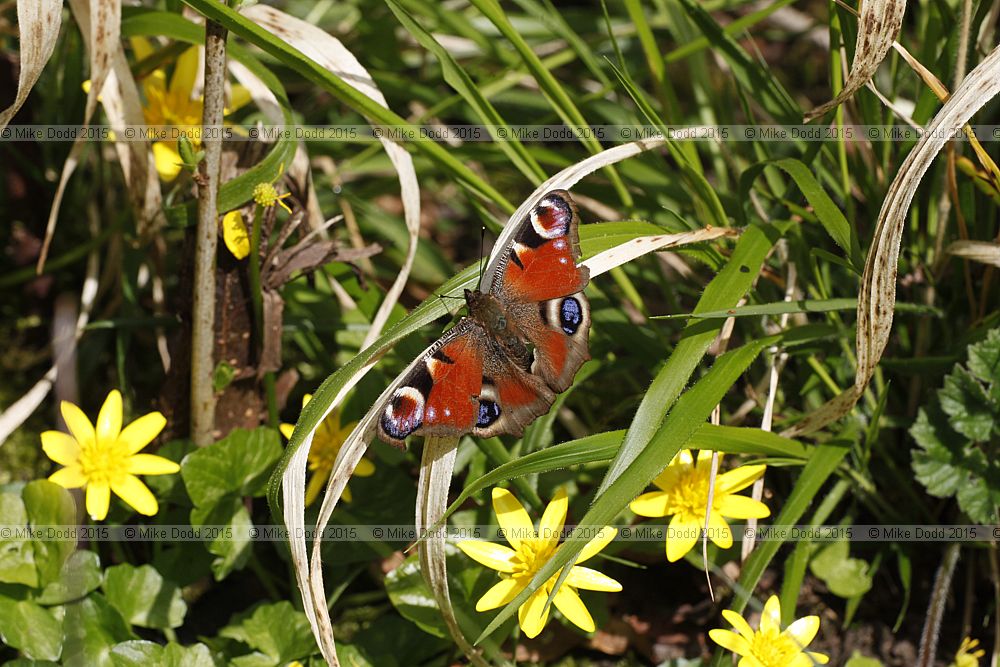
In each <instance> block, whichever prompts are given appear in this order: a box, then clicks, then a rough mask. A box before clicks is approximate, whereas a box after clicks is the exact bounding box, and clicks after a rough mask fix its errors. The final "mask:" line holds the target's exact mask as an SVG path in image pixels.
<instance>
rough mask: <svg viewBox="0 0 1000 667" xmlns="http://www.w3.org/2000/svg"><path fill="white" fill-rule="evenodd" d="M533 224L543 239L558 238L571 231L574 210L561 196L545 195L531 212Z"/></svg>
mask: <svg viewBox="0 0 1000 667" xmlns="http://www.w3.org/2000/svg"><path fill="white" fill-rule="evenodd" d="M530 218H531V226H532V227H533V228H534V230H535V232H536V233H537V234H538V235H539V236H541V237H542V238H543V239H558V238H559V237H560V236H565V235H566V233H567V232H568V231H569V224H570V222H571V221H572V220H573V211H572V209H570V207H569V204H567V203H566V201H565V200H564V199H563V198H561V197H553V196H549V197H545V198H543V199H542V200H541V201H540V202H538V206H537V207H535V209H534V210H533V211H532V212H531V214H530Z"/></svg>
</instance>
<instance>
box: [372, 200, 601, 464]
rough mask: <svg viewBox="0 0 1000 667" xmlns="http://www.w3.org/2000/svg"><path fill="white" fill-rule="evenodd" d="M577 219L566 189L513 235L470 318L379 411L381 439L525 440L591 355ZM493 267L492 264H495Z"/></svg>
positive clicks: (475, 298)
mask: <svg viewBox="0 0 1000 667" xmlns="http://www.w3.org/2000/svg"><path fill="white" fill-rule="evenodd" d="M579 225H580V218H579V215H578V213H577V209H576V204H575V203H574V202H573V200H572V199H571V198H570V195H569V193H568V192H566V191H565V190H553V191H551V192H549V193H547V194H546V195H544V196H543V197H542V198H541V199H540V200H539V201H538V204H536V205H535V207H534V209H532V210H531V212H530V213H529V214H528V216H527V217H526V218H525V219H524V220H522V221H521V222H520V223H519V224H518V227H517V228H516V229H515V231H514V233H513V235H512V237H511V238H510V241H508V243H507V244H506V247H504V248H501V249H500V254H499V255H495V256H498V257H499V262H497V261H496V260H494V262H491V268H488V269H487V272H486V273H485V274H484V276H483V278H482V279H481V281H480V284H479V287H478V289H475V290H465V301H466V305H467V306H468V310H469V314H468V316H466V317H463V318H462V319H461V320H459V322H458V324H456V325H455V326H454V327H452V328H451V329H450V330H449V331H448V332H447V333H445V334H444V336H442V337H441V338H440V339H439V340H438V341H437V342H435V343H434V344H433V345H431V347H430V348H428V350H427V352H426V353H425V354H424V356H423V357H422V358H421V360H420V361H419V362H417V363H415V364H414V365H413V367H412V368H411V370H410V372H409V373H408V374H407V376H406V378H405V379H404V380H403V382H402V384H401V385H400V386H399V387H398V388H397V389H396V390H395V391H394V392H393V393H392V395H391V396H390V397H389V399H388V401H387V402H386V404H385V406H384V408H383V409H382V411H381V413H380V415H379V421H378V435H379V438H381V439H382V440H383V441H385V442H387V443H389V444H391V445H396V446H398V447H402V446H404V440H405V439H406V437H407V436H408V435H412V434H414V433H416V434H418V435H434V436H446V437H447V436H451V437H457V436H460V435H463V434H465V433H469V432H471V433H473V434H474V435H478V436H481V437H490V436H494V435H500V434H502V433H510V434H513V435H517V436H519V435H522V434H523V433H524V428H525V427H526V426H527V425H528V424H530V423H531V422H532V421H534V420H535V418H536V417H538V416H539V415H542V414H545V413H546V412H547V411H548V409H549V408H550V407H551V406H552V402H553V401H554V400H555V397H556V394H557V393H559V392H562V391H565V390H566V389H567V388H568V387H569V386H570V385H571V384H572V383H573V378H574V376H576V372H577V371H578V370H579V369H580V366H581V365H582V364H583V362H584V361H586V360H587V359H589V358H590V354H589V348H588V340H587V339H588V335H589V332H590V304H589V303H588V302H587V298H586V297H585V296H584V295H583V289H584V288H585V287H586V286H587V282H588V281H589V279H590V272H589V271H588V270H587V267H585V266H580V265H578V264H577V262H578V261H579V259H580V241H579V231H578V228H579ZM494 264H495V265H494Z"/></svg>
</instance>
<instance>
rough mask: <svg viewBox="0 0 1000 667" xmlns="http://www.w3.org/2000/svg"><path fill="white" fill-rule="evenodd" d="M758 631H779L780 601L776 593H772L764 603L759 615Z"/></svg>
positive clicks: (765, 632)
mask: <svg viewBox="0 0 1000 667" xmlns="http://www.w3.org/2000/svg"><path fill="white" fill-rule="evenodd" d="M760 631H761V632H762V633H764V634H769V633H772V632H773V633H775V634H777V633H779V632H781V602H780V601H779V600H778V596H777V595H772V596H771V597H769V598H768V599H767V602H765V603H764V611H763V613H762V614H761V616H760Z"/></svg>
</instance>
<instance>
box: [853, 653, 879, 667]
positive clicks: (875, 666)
mask: <svg viewBox="0 0 1000 667" xmlns="http://www.w3.org/2000/svg"><path fill="white" fill-rule="evenodd" d="M844 667H882V662H881V661H880V660H876V659H875V658H868V657H866V656H863V655H860V654H859V653H858V652H857V651H855V652H854V654H853V655H852V656H851V657H850V658H848V660H847V662H845V663H844Z"/></svg>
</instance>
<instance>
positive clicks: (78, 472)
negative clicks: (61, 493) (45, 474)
mask: <svg viewBox="0 0 1000 667" xmlns="http://www.w3.org/2000/svg"><path fill="white" fill-rule="evenodd" d="M49 481H50V482H52V483H53V484H58V485H59V486H61V487H63V488H64V489H79V488H80V487H81V486H84V485H85V484H86V483H87V478H86V477H84V476H83V470H82V469H81V468H80V466H66V467H65V468H59V470H56V471H55V472H54V473H52V474H51V475H49Z"/></svg>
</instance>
